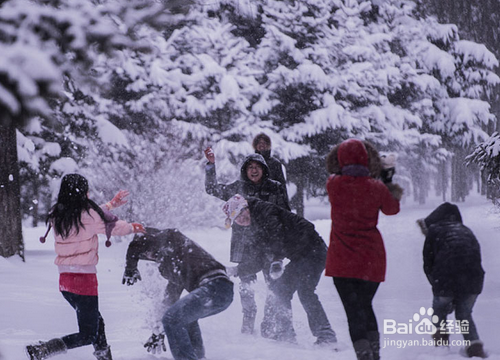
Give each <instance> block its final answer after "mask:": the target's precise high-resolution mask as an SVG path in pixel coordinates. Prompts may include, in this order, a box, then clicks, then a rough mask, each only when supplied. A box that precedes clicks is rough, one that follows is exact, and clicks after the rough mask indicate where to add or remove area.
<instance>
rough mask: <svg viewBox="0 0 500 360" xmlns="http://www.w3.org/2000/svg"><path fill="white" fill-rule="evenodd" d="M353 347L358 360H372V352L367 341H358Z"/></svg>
mask: <svg viewBox="0 0 500 360" xmlns="http://www.w3.org/2000/svg"><path fill="white" fill-rule="evenodd" d="M353 345H354V352H355V353H356V357H357V359H358V360H373V351H372V348H371V346H370V342H369V341H368V340H366V339H360V340H357V341H355V342H354V344H353Z"/></svg>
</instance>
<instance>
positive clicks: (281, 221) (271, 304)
mask: <svg viewBox="0 0 500 360" xmlns="http://www.w3.org/2000/svg"><path fill="white" fill-rule="evenodd" d="M223 211H224V212H225V214H226V216H227V220H226V221H229V220H230V221H231V222H233V221H234V222H235V223H236V224H238V225H240V226H245V227H248V228H249V232H250V235H249V236H250V237H251V239H252V241H251V244H252V246H254V247H257V248H260V249H266V251H263V254H271V256H270V257H269V258H268V259H262V260H263V261H264V260H267V265H264V266H265V268H264V271H265V272H268V274H269V275H268V277H269V278H270V281H269V289H270V290H271V293H272V298H271V299H269V301H266V309H265V313H264V320H263V323H262V329H261V333H262V335H263V336H264V337H267V338H271V339H275V340H279V341H288V342H292V343H294V342H296V335H295V331H294V329H293V321H292V305H291V300H292V297H293V294H294V293H295V292H297V294H298V296H299V300H300V302H301V304H302V307H303V308H304V310H305V312H306V314H307V320H308V323H309V328H310V329H311V332H312V334H313V335H314V336H315V337H316V338H317V340H316V343H315V344H317V345H327V346H331V347H332V348H335V346H336V345H335V344H336V342H337V338H336V335H335V332H334V331H333V329H332V327H331V325H330V322H329V321H328V318H327V316H326V313H325V310H324V309H323V306H322V305H321V302H320V301H319V298H318V295H317V294H316V286H317V285H318V283H319V280H320V278H321V274H322V272H323V270H324V268H325V261H326V252H327V247H326V244H325V242H324V241H323V239H322V238H321V237H320V235H319V234H318V233H317V232H316V230H315V229H314V225H313V224H312V223H311V222H309V221H307V220H306V219H304V218H303V217H301V216H298V215H296V214H294V213H292V212H290V211H288V210H286V209H283V208H281V207H279V206H277V205H274V204H272V203H269V202H266V201H262V200H259V199H256V198H251V197H249V198H248V199H245V198H243V197H242V196H241V195H238V194H237V195H235V196H233V197H232V198H231V199H229V201H228V202H227V203H226V204H225V205H224V207H223ZM284 258H287V259H288V260H290V262H289V263H288V264H287V265H286V266H285V267H284V268H283V261H282V260H283V259H284ZM267 269H269V270H267Z"/></svg>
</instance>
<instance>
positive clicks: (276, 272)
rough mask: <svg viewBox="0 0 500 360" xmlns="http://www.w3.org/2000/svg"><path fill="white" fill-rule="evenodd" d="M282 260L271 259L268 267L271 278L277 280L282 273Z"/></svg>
mask: <svg viewBox="0 0 500 360" xmlns="http://www.w3.org/2000/svg"><path fill="white" fill-rule="evenodd" d="M283 271H284V270H283V261H281V260H278V261H273V262H272V263H271V266H270V267H269V276H270V277H271V279H273V280H277V279H279V278H280V277H281V275H283Z"/></svg>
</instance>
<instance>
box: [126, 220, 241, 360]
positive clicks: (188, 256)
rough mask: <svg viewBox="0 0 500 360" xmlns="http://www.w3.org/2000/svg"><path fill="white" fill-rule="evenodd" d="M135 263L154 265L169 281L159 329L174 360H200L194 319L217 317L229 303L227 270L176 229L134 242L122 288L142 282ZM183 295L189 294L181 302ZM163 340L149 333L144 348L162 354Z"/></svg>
mask: <svg viewBox="0 0 500 360" xmlns="http://www.w3.org/2000/svg"><path fill="white" fill-rule="evenodd" d="M139 260H147V261H154V262H156V263H158V264H159V267H158V270H159V271H160V274H161V275H162V276H163V277H164V278H165V279H167V280H168V284H167V288H166V291H165V300H164V304H165V306H166V308H167V309H166V311H165V314H164V316H163V318H162V323H163V327H164V329H165V334H166V335H167V339H168V343H169V345H170V350H171V352H172V355H173V356H174V359H176V360H198V359H204V358H205V349H204V347H203V340H202V337H201V330H200V327H199V325H198V319H200V318H205V317H207V316H212V315H215V314H218V313H220V312H221V311H223V310H225V309H227V308H228V307H229V305H230V304H231V302H232V301H233V283H232V282H231V281H230V280H229V278H228V276H227V274H226V268H225V267H224V265H222V264H221V263H219V262H218V261H217V260H215V259H214V258H213V257H212V255H210V254H209V253H208V252H207V251H205V250H204V249H203V248H202V247H201V246H199V245H198V244H197V243H195V242H194V241H192V240H191V239H189V238H188V237H186V236H185V235H183V234H182V233H181V232H179V231H178V230H177V229H165V230H158V229H154V228H147V234H145V235H141V236H135V237H134V239H133V240H132V242H131V243H130V244H129V246H128V249H127V257H126V265H125V272H124V274H123V280H122V283H123V284H127V285H133V284H135V283H136V282H137V281H138V280H141V275H140V273H139V270H138V268H137V265H138V262H139ZM184 290H186V291H187V292H189V294H188V295H186V296H184V297H182V298H181V294H182V292H183V291H184ZM163 339H164V334H156V333H153V335H152V336H151V337H150V339H149V340H148V342H147V343H146V344H145V345H144V347H146V348H147V350H148V352H150V351H152V352H153V353H157V352H160V351H161V349H163V351H165V350H166V348H165V345H164V342H163Z"/></svg>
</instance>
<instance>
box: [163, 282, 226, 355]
mask: <svg viewBox="0 0 500 360" xmlns="http://www.w3.org/2000/svg"><path fill="white" fill-rule="evenodd" d="M232 301H233V283H232V282H231V281H229V280H228V279H224V278H219V279H214V280H212V281H209V282H208V283H206V284H204V285H202V286H200V287H198V288H197V289H195V290H193V291H191V292H190V293H189V294H188V295H186V296H184V297H182V298H181V299H179V300H178V301H177V302H176V303H175V304H173V305H172V306H171V307H170V308H169V309H168V310H167V311H166V312H165V315H163V319H162V322H163V327H164V328H165V334H166V335H167V339H168V344H169V346H170V351H171V352H172V355H173V356H174V359H175V360H198V359H201V358H203V357H204V356H205V350H204V348H203V340H202V337H201V330H200V327H199V325H198V319H201V318H205V317H208V316H211V315H215V314H218V313H220V312H221V311H223V310H225V309H227V308H228V307H229V305H230V304H231V302H232Z"/></svg>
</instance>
